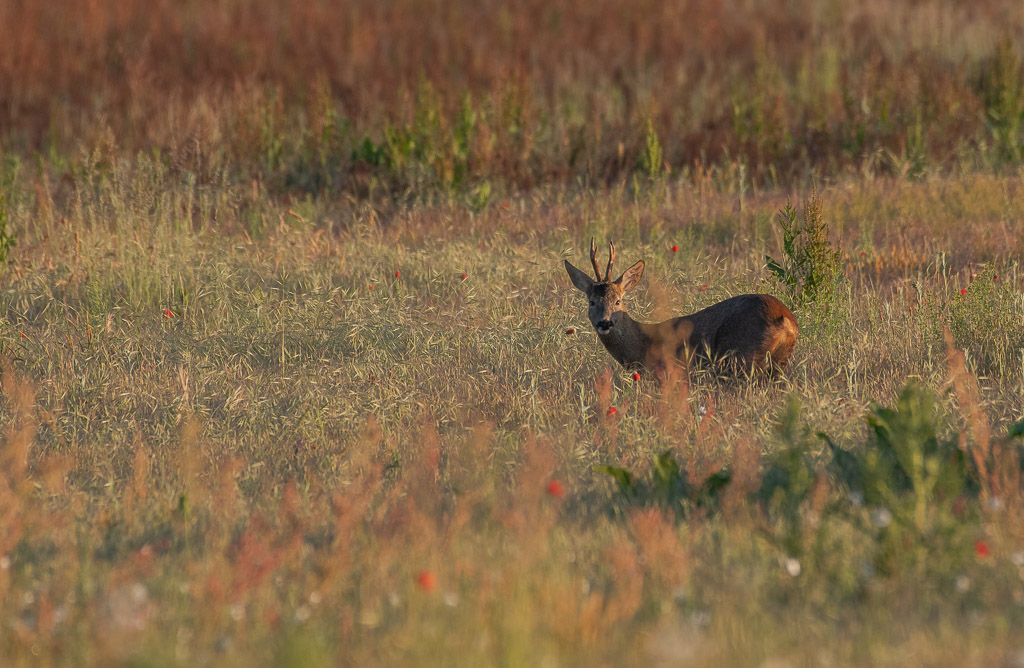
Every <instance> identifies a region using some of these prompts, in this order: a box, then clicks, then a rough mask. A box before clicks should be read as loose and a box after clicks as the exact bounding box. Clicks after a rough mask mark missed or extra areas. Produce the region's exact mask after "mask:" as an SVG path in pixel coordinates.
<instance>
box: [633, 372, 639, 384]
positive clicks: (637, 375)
mask: <svg viewBox="0 0 1024 668" xmlns="http://www.w3.org/2000/svg"><path fill="white" fill-rule="evenodd" d="M638 380H640V374H639V373H637V372H636V371H634V372H633V381H634V382H635V381H638Z"/></svg>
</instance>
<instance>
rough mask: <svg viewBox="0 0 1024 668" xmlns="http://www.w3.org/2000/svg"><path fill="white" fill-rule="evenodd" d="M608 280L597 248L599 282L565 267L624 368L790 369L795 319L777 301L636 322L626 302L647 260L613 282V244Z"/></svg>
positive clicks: (748, 300) (755, 300)
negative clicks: (720, 364) (711, 365)
mask: <svg viewBox="0 0 1024 668" xmlns="http://www.w3.org/2000/svg"><path fill="white" fill-rule="evenodd" d="M608 247H609V251H608V267H607V268H606V269H605V273H604V278H603V279H602V278H601V268H600V267H599V266H598V265H597V246H596V245H595V244H594V240H593V239H591V241H590V261H591V262H592V263H593V265H594V273H595V274H596V275H597V280H596V281H595V280H593V279H592V278H590V277H589V276H587V275H586V274H585V273H583V272H582V271H580V270H579V269H577V268H576V267H574V266H572V265H571V264H569V261H568V260H566V261H565V270H566V271H567V272H569V278H570V279H572V284H573V285H575V286H576V287H577V288H578V289H579V290H581V291H583V292H584V293H585V294H586V295H587V298H588V299H589V300H590V309H589V311H588V312H587V314H588V316H589V317H590V322H591V323H593V325H594V329H596V330H597V335H598V338H600V339H601V343H603V344H604V347H605V348H607V349H608V352H610V353H611V354H612V357H614V358H615V359H616V360H617V361H618V362H619V363H620V364H621V365H622V366H624V367H626V368H628V369H638V368H645V369H648V370H650V371H659V372H664V371H665V370H666V368H665V365H666V364H667V363H668V362H669V361H670V360H678V361H679V362H681V363H682V364H683V365H684V366H686V367H689V365H690V364H691V363H692V362H694V361H697V362H709V361H714V362H717V361H725V362H726V363H727V365H728V366H730V367H732V370H734V371H742V372H747V373H749V372H750V371H754V370H758V371H767V372H772V371H774V370H776V369H779V370H781V369H784V368H785V367H786V365H787V364H788V363H789V358H790V355H792V354H793V347H794V346H795V345H796V337H797V331H798V330H797V326H796V318H794V317H793V313H792V312H791V311H790V310H789V309H788V308H786V305H785V304H783V303H782V302H780V301H779V300H778V299H776V298H775V297H772V296H771V295H739V296H737V297H730V298H729V299H726V300H725V301H721V302H718V303H717V304H713V305H712V306H709V307H707V308H706V309H704V310H702V311H697V312H696V313H694V314H692V315H687V316H682V317H680V318H673V319H671V320H666V321H664V322H656V323H655V322H651V323H648V322H637V321H636V320H633V319H632V318H631V317H629V314H628V313H626V307H625V305H624V304H623V303H622V298H623V296H624V295H625V293H626V291H627V290H630V289H632V288H633V287H634V286H635V285H636V284H637V283H639V282H640V277H641V276H643V273H644V261H643V260H640V261H639V262H637V263H636V264H634V265H633V266H632V267H630V268H629V269H627V270H626V271H625V272H623V274H622V275H621V276H619V277H618V278H617V279H616V280H614V281H613V280H611V275H612V264H613V263H614V262H615V245H614V244H613V243H612V242H611V240H609V241H608Z"/></svg>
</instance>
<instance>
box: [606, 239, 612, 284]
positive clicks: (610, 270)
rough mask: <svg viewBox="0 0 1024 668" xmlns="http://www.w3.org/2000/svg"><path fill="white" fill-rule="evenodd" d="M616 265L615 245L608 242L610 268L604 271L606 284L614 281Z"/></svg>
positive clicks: (610, 241)
mask: <svg viewBox="0 0 1024 668" xmlns="http://www.w3.org/2000/svg"><path fill="white" fill-rule="evenodd" d="M613 264H615V244H613V243H612V240H611V239H609V240H608V268H607V269H605V270H604V280H605V283H607V282H608V281H610V280H612V265H613Z"/></svg>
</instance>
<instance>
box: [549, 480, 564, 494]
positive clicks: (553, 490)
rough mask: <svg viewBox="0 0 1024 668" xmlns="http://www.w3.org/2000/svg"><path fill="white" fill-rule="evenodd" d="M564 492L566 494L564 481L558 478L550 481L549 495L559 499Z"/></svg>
mask: <svg viewBox="0 0 1024 668" xmlns="http://www.w3.org/2000/svg"><path fill="white" fill-rule="evenodd" d="M563 494H565V488H564V487H562V483H560V482H558V481H557V480H552V481H551V482H549V483H548V495H550V496H553V497H555V498H556V499H558V498H561V496H562V495H563Z"/></svg>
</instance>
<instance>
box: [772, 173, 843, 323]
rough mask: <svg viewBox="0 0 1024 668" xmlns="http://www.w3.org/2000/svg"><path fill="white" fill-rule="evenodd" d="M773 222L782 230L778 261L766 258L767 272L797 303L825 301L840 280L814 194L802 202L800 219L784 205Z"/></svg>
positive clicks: (789, 205) (835, 254) (790, 206)
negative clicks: (780, 251)
mask: <svg viewBox="0 0 1024 668" xmlns="http://www.w3.org/2000/svg"><path fill="white" fill-rule="evenodd" d="M776 219H777V220H778V222H779V226H780V227H781V228H782V251H783V257H782V260H781V261H780V260H776V259H775V258H773V257H771V256H769V255H766V256H765V261H766V262H767V263H768V271H770V272H771V273H772V274H773V275H774V276H775V278H776V279H777V280H778V281H779V283H781V284H782V285H784V286H785V287H786V289H787V290H788V291H789V293H790V295H791V296H792V297H793V299H795V300H796V302H797V303H799V304H808V303H815V302H826V301H828V299H829V298H831V297H832V296H833V295H834V294H835V292H836V288H837V287H838V285H839V283H840V281H841V280H842V277H843V275H842V268H841V267H840V264H839V256H840V253H839V251H838V250H837V249H835V248H833V247H832V243H831V242H830V241H829V239H828V235H829V229H828V223H826V222H825V218H824V213H823V211H822V202H821V197H820V196H818V193H817V191H814V192H812V193H811V196H810V197H809V198H808V199H807V201H806V202H804V214H803V217H800V215H799V212H798V211H797V209H796V207H794V206H793V204H792V203H791V202H787V203H786V206H785V208H783V209H782V210H781V211H779V214H778V216H777V217H776Z"/></svg>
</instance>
